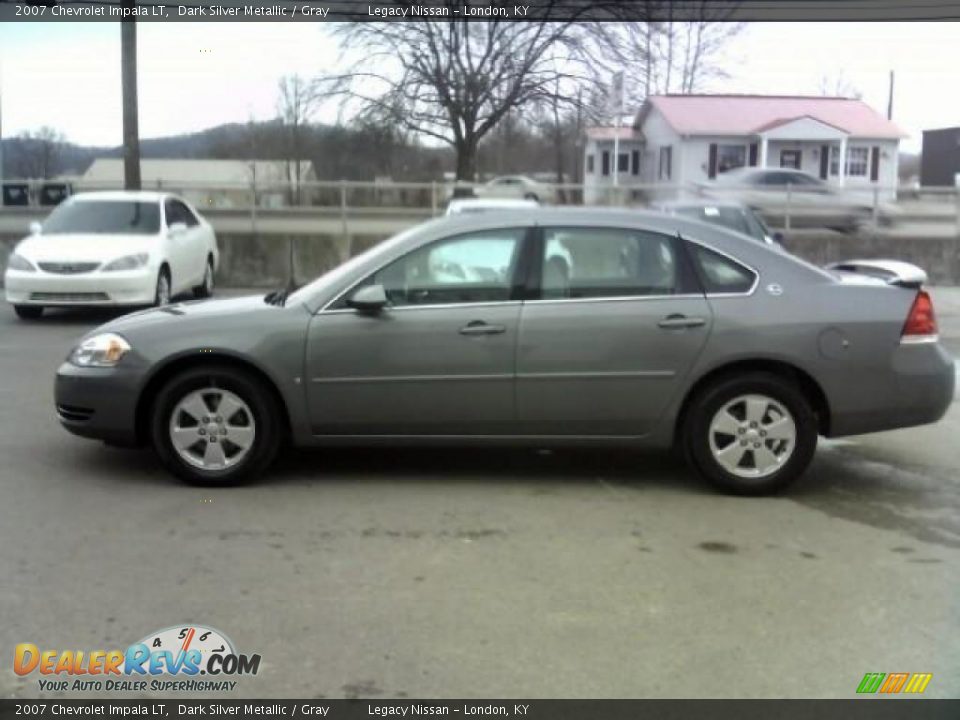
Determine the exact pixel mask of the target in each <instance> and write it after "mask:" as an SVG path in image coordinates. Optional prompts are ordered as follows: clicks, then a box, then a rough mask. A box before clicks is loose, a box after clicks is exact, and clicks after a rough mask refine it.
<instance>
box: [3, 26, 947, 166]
mask: <svg viewBox="0 0 960 720" xmlns="http://www.w3.org/2000/svg"><path fill="white" fill-rule="evenodd" d="M328 30H329V26H324V25H323V24H322V23H262V24H260V23H257V24H254V23H226V24H211V23H197V24H187V23H171V24H161V23H141V24H139V25H138V35H139V78H140V87H139V91H140V134H141V136H142V137H157V136H162V135H171V134H176V133H181V132H189V131H194V130H201V129H204V128H207V127H210V126H213V125H218V124H221V123H226V122H245V121H247V120H248V119H250V118H253V119H257V120H265V119H268V118H270V117H273V116H274V115H275V107H276V94H277V91H276V87H277V79H278V78H279V77H280V76H281V75H284V74H291V73H299V74H300V75H303V76H307V77H309V76H312V75H316V74H318V73H320V72H321V71H323V70H325V69H330V68H331V67H333V66H335V64H336V61H337V55H338V53H337V48H336V45H335V44H334V43H333V42H332V41H331V40H330V39H329V38H328V36H327V32H328ZM958 30H960V28H958V26H957V25H956V24H953V23H872V24H871V23H753V24H751V25H748V26H747V28H746V29H745V30H744V32H743V33H742V34H741V35H740V36H739V37H738V38H736V39H735V40H734V41H733V42H732V43H731V44H730V46H729V49H728V50H727V51H726V52H725V54H724V58H723V63H722V64H723V66H724V67H725V69H726V70H727V72H728V73H729V77H727V78H723V79H717V80H714V81H712V82H711V83H710V84H709V85H708V86H707V87H705V88H704V90H707V91H711V92H742V93H764V94H766V93H769V94H817V93H818V92H819V89H820V82H821V79H822V78H824V77H828V78H831V79H836V78H837V77H838V76H841V75H842V77H843V78H844V79H845V80H846V81H847V82H848V83H849V84H850V85H852V86H854V87H856V88H858V89H859V90H860V91H861V92H862V93H863V99H864V100H865V101H866V102H868V103H869V104H870V105H872V106H873V107H874V108H876V109H877V110H878V111H880V112H885V111H886V104H887V84H888V73H889V71H890V70H894V71H895V72H896V93H895V100H894V120H895V121H896V122H897V123H898V124H899V125H900V126H901V127H902V128H903V129H904V130H905V131H906V132H908V133H909V134H910V136H911V137H910V138H908V139H907V140H906V141H905V142H904V144H903V148H904V149H905V150H910V151H916V150H919V147H920V139H921V132H922V130H923V129H925V128H935V127H945V126H950V125H960V92H958V87H960V42H958V41H957V40H958V37H960V32H958ZM119 58H120V25H119V23H59V24H53V23H21V24H14V23H0V83H2V85H0V87H2V103H3V105H2V111H3V134H4V136H6V137H9V136H11V135H14V134H16V133H18V132H21V131H23V130H30V129H36V128H38V127H40V126H41V125H50V126H52V127H54V128H56V129H58V130H60V131H61V132H63V133H64V134H65V135H66V136H67V138H68V139H69V140H70V141H72V142H75V143H79V144H84V145H119V144H120V142H121V114H120V64H119ZM333 113H334V110H333V109H331V110H329V111H326V115H323V114H321V115H320V116H319V117H318V118H317V119H319V120H332V119H333Z"/></svg>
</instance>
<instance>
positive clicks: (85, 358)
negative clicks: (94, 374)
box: [70, 333, 130, 367]
mask: <svg viewBox="0 0 960 720" xmlns="http://www.w3.org/2000/svg"><path fill="white" fill-rule="evenodd" d="M129 351H130V343H128V342H127V341H126V340H124V339H123V338H122V337H120V336H119V335H116V334H114V333H104V334H103V335H95V336H94V337H92V338H90V339H89V340H84V341H83V342H82V343H80V344H79V345H77V347H75V348H74V349H73V350H72V351H71V353H70V362H72V363H73V364H74V365H80V366H81V367H113V366H114V365H116V364H117V363H118V362H120V358H122V357H123V356H124V355H126V354H127V353H128V352H129Z"/></svg>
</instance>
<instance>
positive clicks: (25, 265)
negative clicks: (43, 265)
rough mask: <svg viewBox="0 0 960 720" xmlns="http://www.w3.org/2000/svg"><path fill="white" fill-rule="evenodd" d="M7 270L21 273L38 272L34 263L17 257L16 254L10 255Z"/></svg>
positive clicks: (21, 256) (20, 256) (19, 256)
mask: <svg viewBox="0 0 960 720" xmlns="http://www.w3.org/2000/svg"><path fill="white" fill-rule="evenodd" d="M7 268H8V269H10V270H20V271H21V272H36V271H37V269H36V268H35V267H34V266H33V263H32V262H30V261H29V260H27V259H26V258H25V257H24V256H23V255H17V254H16V253H10V257H8V258H7Z"/></svg>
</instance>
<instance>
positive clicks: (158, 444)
mask: <svg viewBox="0 0 960 720" xmlns="http://www.w3.org/2000/svg"><path fill="white" fill-rule="evenodd" d="M204 388H215V389H222V390H226V391H229V392H230V393H233V394H234V395H236V396H237V397H238V398H240V400H242V401H243V402H244V403H246V405H247V407H248V408H249V409H250V411H251V414H252V416H253V417H252V421H253V428H254V439H253V442H252V444H251V446H250V449H249V450H248V451H247V452H246V455H244V456H243V457H242V458H240V459H239V460H238V461H237V462H236V464H233V465H230V466H229V467H226V468H223V469H217V470H213V469H204V468H200V467H197V466H195V465H192V464H190V463H189V462H188V461H186V460H184V459H183V458H182V457H181V456H180V454H179V452H178V451H177V450H175V449H174V447H173V442H172V440H171V437H170V422H171V417H172V415H173V412H174V409H175V408H176V406H177V404H178V403H179V402H180V401H181V400H183V399H184V398H185V397H187V396H188V395H189V394H190V393H192V392H194V391H196V390H201V389H204ZM215 411H216V410H215V409H214V411H213V412H215ZM150 436H151V441H152V444H153V447H154V450H155V451H156V453H157V455H158V456H159V458H160V461H161V462H162V463H163V465H164V466H165V467H166V468H167V469H168V470H169V471H170V472H172V473H173V474H174V475H176V476H177V477H179V478H180V479H181V480H183V481H185V482H187V483H191V484H195V485H205V486H211V485H235V484H238V483H241V482H247V481H250V480H253V479H255V478H256V477H257V476H258V475H260V474H261V473H262V472H263V471H264V470H266V468H267V467H268V466H269V465H270V463H271V462H272V461H273V459H274V457H275V456H276V454H277V450H278V449H279V447H280V443H281V439H282V437H283V424H282V419H281V410H280V408H279V407H278V403H277V400H276V398H275V397H274V395H273V394H272V393H271V392H270V390H269V389H268V388H266V387H264V385H263V383H262V382H261V381H260V380H259V379H257V378H256V377H255V376H253V375H251V374H250V373H248V372H245V371H243V370H240V369H237V368H232V367H228V366H209V367H197V368H193V369H191V370H186V371H184V372H182V373H180V374H179V375H177V376H175V377H174V378H172V379H171V380H170V381H169V382H167V383H166V384H165V385H164V386H163V387H162V388H161V390H160V392H159V393H157V396H156V398H155V399H154V402H153V408H152V412H151V417H150Z"/></svg>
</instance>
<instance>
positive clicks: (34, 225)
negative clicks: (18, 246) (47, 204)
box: [30, 220, 43, 235]
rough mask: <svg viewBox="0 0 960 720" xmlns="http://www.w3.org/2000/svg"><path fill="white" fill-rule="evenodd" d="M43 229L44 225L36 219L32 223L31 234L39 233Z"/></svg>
mask: <svg viewBox="0 0 960 720" xmlns="http://www.w3.org/2000/svg"><path fill="white" fill-rule="evenodd" d="M42 230H43V226H42V225H41V224H40V223H38V222H37V221H36V220H34V221H33V222H32V223H30V234H31V235H39V234H40V232H41V231H42Z"/></svg>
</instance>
